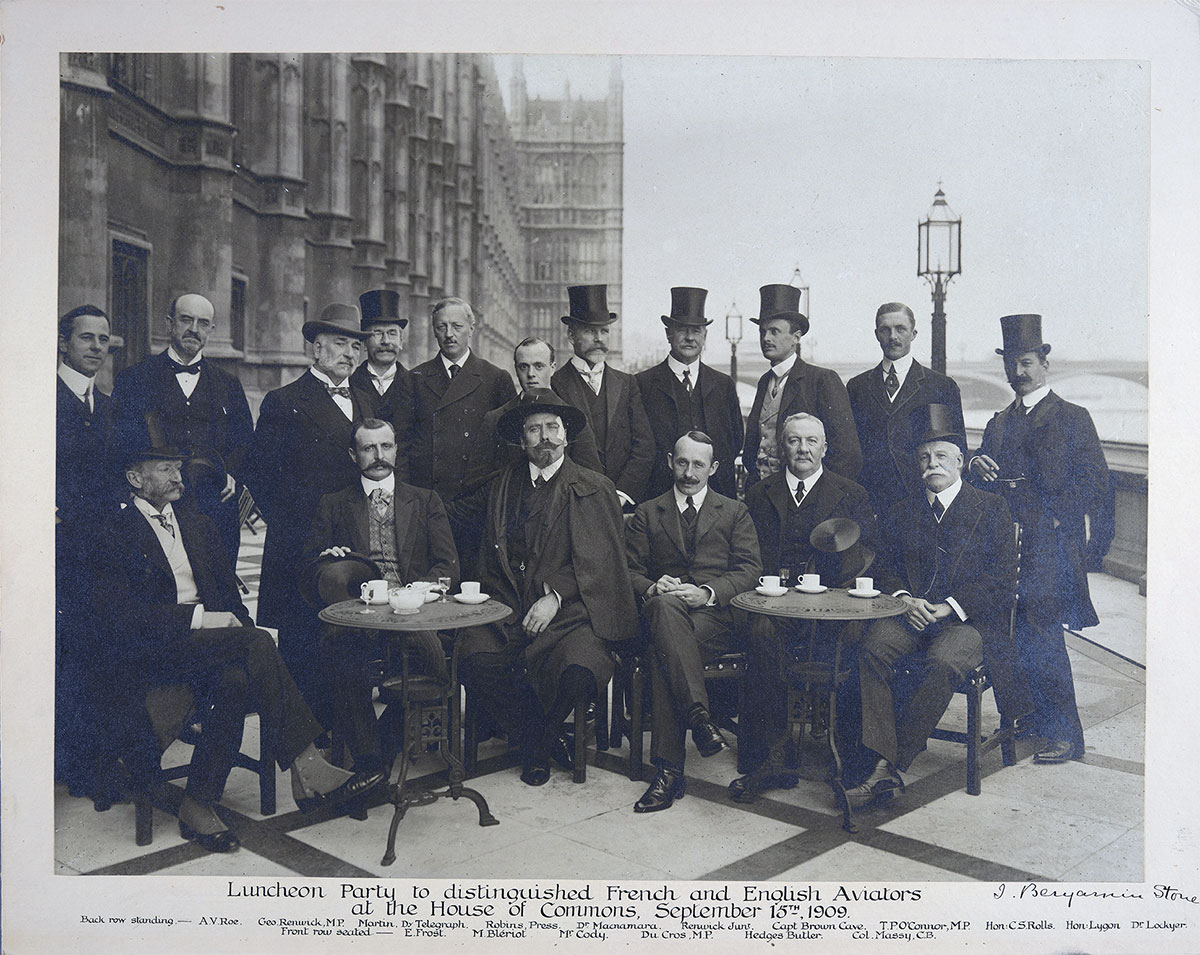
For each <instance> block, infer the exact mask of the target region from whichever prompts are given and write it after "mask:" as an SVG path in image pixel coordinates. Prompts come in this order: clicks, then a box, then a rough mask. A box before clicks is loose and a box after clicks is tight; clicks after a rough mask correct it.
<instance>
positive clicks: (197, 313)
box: [113, 292, 254, 570]
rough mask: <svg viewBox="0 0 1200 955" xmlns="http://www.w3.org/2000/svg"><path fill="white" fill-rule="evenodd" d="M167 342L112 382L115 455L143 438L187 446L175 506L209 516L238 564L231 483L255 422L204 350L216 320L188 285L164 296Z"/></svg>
mask: <svg viewBox="0 0 1200 955" xmlns="http://www.w3.org/2000/svg"><path fill="white" fill-rule="evenodd" d="M165 324H166V330H167V336H168V338H169V339H170V343H169V344H168V345H167V347H166V350H165V351H162V352H160V353H159V354H157V355H151V356H150V357H149V358H146V359H143V360H142V361H140V362H138V363H137V364H136V365H132V366H130V367H129V368H126V369H125V370H124V371H122V372H121V373H120V374H119V375H117V380H116V382H114V384H113V415H114V424H113V426H114V438H115V443H116V448H117V453H118V456H120V455H122V454H125V453H128V452H129V451H132V450H136V449H139V448H144V447H147V446H149V445H150V444H169V445H171V446H173V447H176V448H179V449H180V450H182V451H186V452H187V453H188V455H189V460H188V463H187V465H186V467H187V469H188V475H189V482H188V483H189V484H190V485H191V486H190V488H189V490H188V492H187V493H186V494H185V495H184V497H183V499H182V500H181V501H180V507H196V508H198V509H199V510H200V512H201V513H203V514H206V515H208V516H209V517H210V518H212V520H213V522H214V523H215V524H216V525H217V527H218V529H219V530H220V531H221V540H223V541H224V542H225V554H226V559H227V560H228V561H229V568H230V570H233V569H234V568H236V566H237V552H238V544H239V541H240V535H241V526H240V523H239V520H238V516H239V511H238V491H239V489H240V482H244V481H245V473H246V455H247V453H248V452H249V448H250V438H251V435H252V434H253V431H254V422H253V419H252V418H251V417H250V405H249V403H248V402H247V401H246V394H245V392H244V391H243V390H242V384H241V382H240V381H238V379H237V378H236V377H235V376H233V375H231V374H229V373H228V372H226V371H223V370H222V369H221V368H220V367H218V366H217V365H216V364H215V363H214V362H213V361H212V360H211V359H208V358H206V357H205V356H204V348H205V346H206V345H207V344H208V340H209V337H210V336H211V335H212V333H213V331H214V330H215V329H216V327H217V322H216V318H215V313H214V310H213V305H212V302H210V301H209V300H208V299H207V298H205V297H204V296H203V295H198V294H196V293H194V292H189V293H186V294H184V295H180V296H179V297H178V298H176V299H175V300H174V301H172V302H171V307H170V308H169V309H168V310H167V316H166V319H165Z"/></svg>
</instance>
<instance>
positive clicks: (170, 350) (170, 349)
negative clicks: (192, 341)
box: [167, 345, 204, 365]
mask: <svg viewBox="0 0 1200 955" xmlns="http://www.w3.org/2000/svg"><path fill="white" fill-rule="evenodd" d="M167 357H168V358H170V359H171V361H174V362H178V363H179V364H180V365H198V364H200V359H202V358H203V357H204V351H203V350H201V351H198V352H196V357H195V358H193V359H192V360H191V361H184V360H183V359H182V358H180V357H179V352H177V351H176V350H175V346H174V345H168V346H167Z"/></svg>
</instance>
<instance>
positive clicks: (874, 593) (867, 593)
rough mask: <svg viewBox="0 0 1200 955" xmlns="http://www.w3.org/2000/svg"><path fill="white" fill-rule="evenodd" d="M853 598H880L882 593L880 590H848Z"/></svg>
mask: <svg viewBox="0 0 1200 955" xmlns="http://www.w3.org/2000/svg"><path fill="white" fill-rule="evenodd" d="M846 593H848V594H849V595H850V596H851V597H878V596H879V595H880V593H882V591H879V590H847V591H846Z"/></svg>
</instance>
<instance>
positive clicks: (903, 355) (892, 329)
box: [846, 302, 966, 520]
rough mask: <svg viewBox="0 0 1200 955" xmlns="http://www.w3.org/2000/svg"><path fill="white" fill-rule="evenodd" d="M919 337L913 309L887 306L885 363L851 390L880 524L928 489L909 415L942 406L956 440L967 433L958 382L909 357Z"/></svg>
mask: <svg viewBox="0 0 1200 955" xmlns="http://www.w3.org/2000/svg"><path fill="white" fill-rule="evenodd" d="M916 337H917V320H916V318H915V316H914V315H913V312H912V309H911V308H909V307H908V306H907V305H903V304H901V303H900V302H887V303H885V304H883V305H880V306H879V309H878V310H877V311H876V312H875V339H876V341H878V342H879V347H880V348H881V349H882V350H883V361H881V362H880V363H879V364H878V365H876V366H875V367H874V368H872V369H871V370H870V371H864V372H863V373H862V374H861V375H857V376H855V377H854V378H851V379H850V381H849V383H848V384H847V385H846V391H847V392H848V393H849V395H850V407H851V409H852V410H853V412H854V424H855V427H856V428H857V429H858V440H859V441H860V442H861V444H862V453H863V466H862V470H861V471H860V472H859V475H858V483H859V484H861V485H862V486H863V487H865V488H866V489H867V494H868V495H870V498H871V504H872V505H873V506H874V508H875V514H876V516H877V517H879V518H880V519H881V520H882V519H883V517H884V515H886V514H890V513H891V511H892V507H893V505H895V504H897V503H898V502H900V501H902V500H904V499H905V498H906V497H908V496H910V495H919V494H920V492H921V491H922V489H923V488H924V485H923V484H922V481H921V475H920V473H919V471H918V470H917V465H916V458H915V456H914V455H913V453H912V450H911V449H912V435H911V434H910V433H909V427H908V424H909V415H910V414H911V413H912V410H913V409H914V408H918V407H920V406H922V405H930V404H939V405H944V406H945V407H947V408H949V409H950V413H951V415H953V416H954V420H953V422H952V424H954V426H955V434H965V433H966V432H965V431H964V430H963V417H962V397H961V396H960V395H959V392H958V385H957V384H955V382H954V379H953V378H948V377H947V376H945V375H943V374H939V373H938V372H936V371H934V370H933V369H932V368H926V367H925V366H924V365H922V364H921V363H920V362H919V361H917V360H916V359H915V358H913V356H912V355H911V354H910V352H911V351H912V343H913V339H914V338H916Z"/></svg>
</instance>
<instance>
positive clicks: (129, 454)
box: [121, 444, 189, 468]
mask: <svg viewBox="0 0 1200 955" xmlns="http://www.w3.org/2000/svg"><path fill="white" fill-rule="evenodd" d="M188 457H189V455H188V453H187V452H186V451H180V450H179V449H178V448H173V447H171V446H169V445H165V444H153V445H151V446H150V447H148V448H133V449H132V450H127V451H126V452H125V454H124V455H123V456H122V458H121V465H122V467H125V468H131V467H133V466H134V465H135V464H141V463H142V462H143V461H179V462H183V461H186V460H187V459H188Z"/></svg>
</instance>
